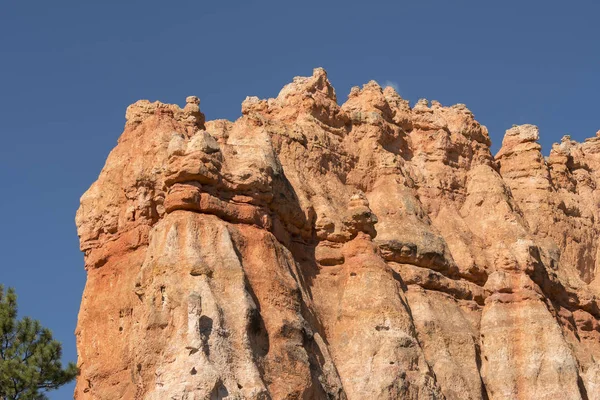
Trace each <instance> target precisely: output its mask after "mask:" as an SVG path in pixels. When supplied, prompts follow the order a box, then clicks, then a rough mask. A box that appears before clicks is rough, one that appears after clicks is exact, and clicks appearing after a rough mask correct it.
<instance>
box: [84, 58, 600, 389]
mask: <svg viewBox="0 0 600 400" xmlns="http://www.w3.org/2000/svg"><path fill="white" fill-rule="evenodd" d="M186 103H187V104H186V106H185V107H184V108H183V109H181V108H180V107H178V106H176V105H166V104H162V103H159V102H155V103H150V102H148V101H139V102H137V103H135V104H133V105H131V106H130V107H129V108H128V109H127V114H126V120H127V122H126V125H125V131H124V132H123V134H122V136H121V137H120V139H119V142H118V145H117V146H116V148H115V149H114V150H113V151H112V152H111V154H110V155H109V157H108V160H107V162H106V165H105V166H104V168H103V170H102V172H101V174H100V176H99V178H98V180H97V181H96V182H95V183H94V184H93V185H92V186H91V188H90V189H89V190H88V191H87V192H86V193H85V194H84V195H83V197H82V198H81V207H80V208H79V210H78V212H77V217H76V222H77V227H78V233H79V237H80V241H81V249H82V251H83V252H84V253H85V263H86V269H87V272H88V279H87V284H86V287H85V292H84V295H83V300H82V304H81V311H80V314H79V322H78V328H77V332H76V335H77V345H78V351H79V365H80V368H81V374H80V376H79V378H78V381H77V387H76V391H75V396H76V398H77V399H78V400H83V399H106V400H113V399H156V400H158V399H350V400H353V399H494V400H495V399H588V400H591V399H596V400H597V399H600V362H599V361H598V360H600V324H599V323H598V321H599V319H600V308H599V301H598V298H597V296H598V295H600V278H599V277H597V275H598V268H597V263H598V262H600V260H599V256H598V251H599V247H598V229H599V224H598V223H597V221H598V218H599V217H600V215H599V208H598V201H599V196H600V191H599V190H597V189H596V182H599V181H600V176H599V174H600V138H592V139H588V140H586V141H585V142H584V143H576V142H573V141H572V140H570V138H568V137H565V138H564V139H563V141H562V143H561V144H557V145H555V146H554V147H553V149H552V152H551V154H550V156H549V157H548V159H545V158H544V157H543V156H542V154H541V152H540V149H541V148H540V145H539V144H538V143H537V140H538V130H537V128H536V127H535V126H532V125H523V126H516V127H513V128H512V129H510V130H508V131H507V133H506V136H505V138H504V141H503V144H502V148H501V150H500V152H499V153H498V154H497V155H496V157H494V156H493V155H492V154H491V153H490V139H489V136H488V132H487V129H486V128H485V127H484V126H482V125H480V124H479V123H478V122H477V121H476V120H475V119H474V116H473V114H472V113H471V112H470V111H469V110H468V109H467V108H466V107H465V106H464V105H460V104H459V105H454V106H452V107H443V106H442V105H440V104H439V103H438V102H435V101H434V102H432V103H431V105H430V104H429V103H428V102H427V101H425V100H421V101H419V102H418V103H417V104H416V105H415V106H414V107H412V108H411V107H410V106H409V104H408V102H407V101H406V100H403V99H402V98H401V97H400V96H399V95H398V94H397V93H396V92H395V91H394V90H393V89H392V88H390V87H387V88H385V89H382V88H381V87H379V85H377V84H376V83H375V82H369V83H368V84H366V85H364V86H363V87H362V88H358V87H355V88H353V89H352V91H351V93H350V95H349V97H348V100H347V101H346V102H345V103H344V104H343V105H342V106H339V105H338V103H337V99H336V94H335V91H334V88H333V87H332V86H331V84H330V83H329V81H328V79H327V75H326V73H325V71H324V70H323V69H320V68H317V69H315V71H314V73H313V75H312V76H311V77H306V78H304V77H297V78H294V81H293V82H292V83H290V84H288V85H287V86H285V87H284V88H283V89H282V91H281V92H280V93H279V95H278V96H277V98H274V99H268V100H260V99H258V98H255V97H249V98H247V99H246V100H245V101H244V102H243V103H242V117H241V118H239V119H238V120H237V121H235V122H230V121H225V120H216V121H208V122H206V121H205V118H204V115H203V114H202V113H201V112H200V108H199V104H200V101H199V99H198V98H196V97H189V98H188V99H187V101H186Z"/></svg>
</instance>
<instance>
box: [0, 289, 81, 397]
mask: <svg viewBox="0 0 600 400" xmlns="http://www.w3.org/2000/svg"><path fill="white" fill-rule="evenodd" d="M61 355H62V348H61V344H60V342H58V341H56V340H54V339H53V338H52V333H51V332H50V330H49V329H47V328H44V327H42V326H41V325H40V323H39V321H36V320H33V319H31V318H27V317H25V318H23V319H21V320H17V296H16V294H15V291H14V290H13V289H12V288H9V289H8V291H6V292H5V291H4V286H2V285H0V399H2V400H44V399H47V397H46V396H45V395H44V393H45V392H46V391H48V390H53V389H57V388H58V387H60V386H62V385H64V384H65V383H68V382H71V381H72V380H73V379H75V376H76V375H77V367H76V366H75V364H73V363H69V365H68V366H67V367H66V368H65V369H63V367H62V364H61V361H60V359H61Z"/></svg>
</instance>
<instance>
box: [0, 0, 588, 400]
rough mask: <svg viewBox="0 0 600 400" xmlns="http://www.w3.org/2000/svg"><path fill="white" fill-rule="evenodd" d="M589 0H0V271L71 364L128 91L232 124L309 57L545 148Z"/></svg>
mask: <svg viewBox="0 0 600 400" xmlns="http://www.w3.org/2000/svg"><path fill="white" fill-rule="evenodd" d="M175 3H176V5H174V4H175ZM598 4H599V3H598V2H593V1H576V2H566V1H560V2H558V1H518V2H517V1H502V2H493V3H492V2H482V1H453V2H449V1H443V2H442V1H427V2H425V1H412V2H397V1H389V2H384V1H381V2H377V1H374V2H366V1H360V2H359V1H343V2H342V1H320V2H316V1H303V2H286V1H243V2H242V1H239V2H233V1H218V2H216V1H215V2H206V1H179V2H165V1H160V2H158V1H153V0H148V1H143V2H142V1H133V0H130V1H96V2H89V1H60V0H56V1H8V0H7V1H4V2H2V4H1V5H0V133H1V138H2V144H1V145H0V164H1V165H0V182H2V192H1V193H2V196H0V209H1V210H2V211H3V216H2V219H1V221H2V222H1V224H0V226H1V228H2V229H0V254H1V255H2V261H1V264H0V265H1V268H2V269H1V274H0V283H3V284H4V285H7V286H13V287H15V288H16V289H17V294H18V295H19V306H20V312H21V314H22V315H29V316H32V317H34V318H37V319H40V320H41V321H42V323H43V324H44V325H46V326H48V327H50V328H51V329H52V330H53V332H54V333H55V336H56V337H57V338H58V339H59V340H61V341H62V342H63V345H64V355H65V359H66V360H75V359H76V351H75V338H74V335H73V331H74V329H75V324H76V319H77V312H78V309H79V302H80V300H81V293H82V290H83V286H84V283H85V272H84V270H83V256H82V255H81V253H80V252H79V247H78V239H77V234H76V230H75V224H74V216H75V211H76V209H77V207H78V204H79V197H80V196H81V194H82V193H83V192H84V191H85V190H86V189H87V188H88V187H89V185H90V184H91V183H92V182H93V181H94V180H95V179H96V177H97V175H98V173H99V172H100V169H101V168H102V166H103V164H104V160H105V159H106V156H107V154H108V152H109V151H110V150H111V149H112V148H113V147H114V146H115V144H116V140H117V138H118V136H119V135H120V133H121V131H122V128H123V124H124V115H125V108H126V107H127V105H129V104H130V103H132V102H134V101H136V100H138V99H150V100H161V101H163V102H169V103H178V104H180V105H183V104H184V103H185V97H186V96H188V95H197V96H199V97H200V98H201V100H202V103H201V109H202V111H203V112H204V113H205V114H206V116H207V118H208V119H215V118H228V119H236V118H237V117H238V116H239V115H240V104H241V102H242V100H243V99H244V98H245V97H246V96H248V95H254V96H259V97H263V98H265V97H274V96H276V95H277V93H278V92H279V89H280V88H281V87H282V86H283V85H284V84H286V83H287V82H289V81H291V79H292V78H293V77H294V76H296V75H310V74H311V72H312V69H313V68H314V67H317V66H322V67H324V68H325V69H327V71H328V73H329V78H330V80H331V81H332V83H333V85H334V86H335V88H336V91H337V94H338V98H339V99H340V101H344V100H345V98H346V96H347V94H348V93H349V91H350V88H351V87H352V86H354V85H360V84H363V83H366V82H367V81H369V80H371V79H375V80H377V81H378V82H380V83H383V82H386V81H388V82H392V83H394V84H395V85H397V87H398V89H399V92H400V94H401V95H402V96H403V97H404V98H406V99H409V100H410V101H411V102H412V103H414V102H416V101H417V100H418V99H419V98H427V99H430V100H432V99H435V100H438V101H440V102H442V104H444V105H450V104H454V103H465V104H467V106H468V107H469V108H470V109H471V110H472V111H473V112H474V114H475V116H476V118H477V119H478V120H479V121H480V122H481V123H482V124H484V125H486V126H487V127H488V129H489V130H490V133H491V137H492V142H493V146H492V149H493V151H494V152H495V151H497V149H498V146H499V144H500V142H501V140H502V136H503V133H504V131H505V130H506V129H508V128H510V127H511V126H512V124H522V123H532V124H536V125H538V126H539V127H540V130H541V143H542V146H543V151H544V153H546V154H547V153H548V151H549V149H550V146H551V143H552V142H555V141H558V140H560V138H561V137H562V135H564V134H570V135H571V136H572V138H574V139H576V140H583V139H584V138H586V137H590V136H593V135H594V134H595V132H596V131H597V130H598V129H600V113H599V105H600V102H599V101H598V93H599V92H600V90H599V89H600V73H599V71H600V31H599V30H600V25H599V24H598V16H599V15H600V5H598ZM72 390H73V386H72V385H69V386H68V387H66V388H64V389H61V390H60V391H57V392H52V393H51V394H50V398H51V399H67V398H70V397H71V393H72Z"/></svg>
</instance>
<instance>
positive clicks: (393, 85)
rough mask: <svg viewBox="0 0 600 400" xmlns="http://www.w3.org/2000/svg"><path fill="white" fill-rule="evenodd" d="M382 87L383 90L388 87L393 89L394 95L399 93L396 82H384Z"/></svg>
mask: <svg viewBox="0 0 600 400" xmlns="http://www.w3.org/2000/svg"><path fill="white" fill-rule="evenodd" d="M382 86H383V87H384V88H386V87H388V86H391V87H393V88H394V90H395V91H396V93H400V89H399V88H398V84H397V83H396V82H394V81H385V82H383V85H382Z"/></svg>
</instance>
